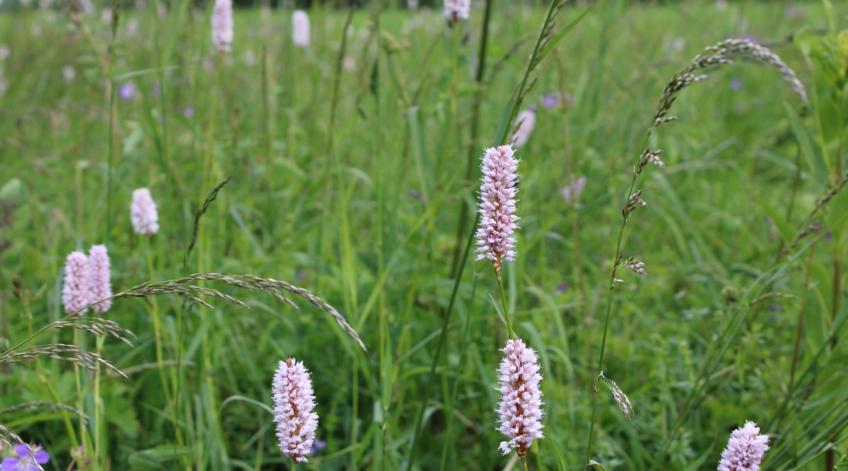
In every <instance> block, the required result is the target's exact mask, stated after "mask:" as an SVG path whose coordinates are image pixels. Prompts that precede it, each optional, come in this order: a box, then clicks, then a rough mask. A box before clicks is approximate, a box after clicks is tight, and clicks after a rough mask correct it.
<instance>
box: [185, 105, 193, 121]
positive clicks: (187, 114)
mask: <svg viewBox="0 0 848 471" xmlns="http://www.w3.org/2000/svg"><path fill="white" fill-rule="evenodd" d="M182 114H183V117H185V118H186V119H191V118H194V108H193V107H191V106H186V107H185V108H183V109H182Z"/></svg>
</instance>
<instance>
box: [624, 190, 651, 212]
mask: <svg viewBox="0 0 848 471" xmlns="http://www.w3.org/2000/svg"><path fill="white" fill-rule="evenodd" d="M647 205H648V203H646V202H645V200H643V199H642V190H636V191H635V192H633V194H632V195H630V198H629V199H628V200H627V205H625V206H624V209H622V210H621V214H622V216H624V219H628V218H629V217H630V213H632V212H633V210H635V209H636V208H638V207H641V206H647Z"/></svg>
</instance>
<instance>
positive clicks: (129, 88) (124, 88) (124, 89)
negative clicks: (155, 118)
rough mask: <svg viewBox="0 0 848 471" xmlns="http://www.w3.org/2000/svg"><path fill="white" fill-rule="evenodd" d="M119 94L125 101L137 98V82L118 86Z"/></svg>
mask: <svg viewBox="0 0 848 471" xmlns="http://www.w3.org/2000/svg"><path fill="white" fill-rule="evenodd" d="M118 96H119V97H121V100H124V101H130V100H132V99H133V98H135V82H127V83H123V84H121V87H120V88H118Z"/></svg>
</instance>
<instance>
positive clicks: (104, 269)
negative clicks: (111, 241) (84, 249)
mask: <svg viewBox="0 0 848 471" xmlns="http://www.w3.org/2000/svg"><path fill="white" fill-rule="evenodd" d="M88 283H89V287H90V288H91V300H92V301H99V300H101V299H105V298H108V297H110V296H112V283H111V281H110V280H109V253H108V252H107V251H106V246H105V245H94V246H92V247H91V248H90V249H89V250H88ZM110 307H112V301H111V300H106V301H102V302H99V303H96V304H94V305H93V306H92V309H94V312H96V313H98V314H102V313H104V312H106V311H108V310H109V308H110Z"/></svg>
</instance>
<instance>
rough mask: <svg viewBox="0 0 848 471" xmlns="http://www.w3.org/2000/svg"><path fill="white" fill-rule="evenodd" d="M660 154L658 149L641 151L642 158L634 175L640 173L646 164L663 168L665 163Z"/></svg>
mask: <svg viewBox="0 0 848 471" xmlns="http://www.w3.org/2000/svg"><path fill="white" fill-rule="evenodd" d="M660 154H662V151H661V150H660V149H645V150H644V151H642V156H641V157H640V158H639V163H638V164H637V165H636V173H637V174H639V173H642V169H643V168H645V166H646V165H648V164H654V165H656V166H657V167H659V168H663V167H665V162H663V161H662V159H661V158H660Z"/></svg>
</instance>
